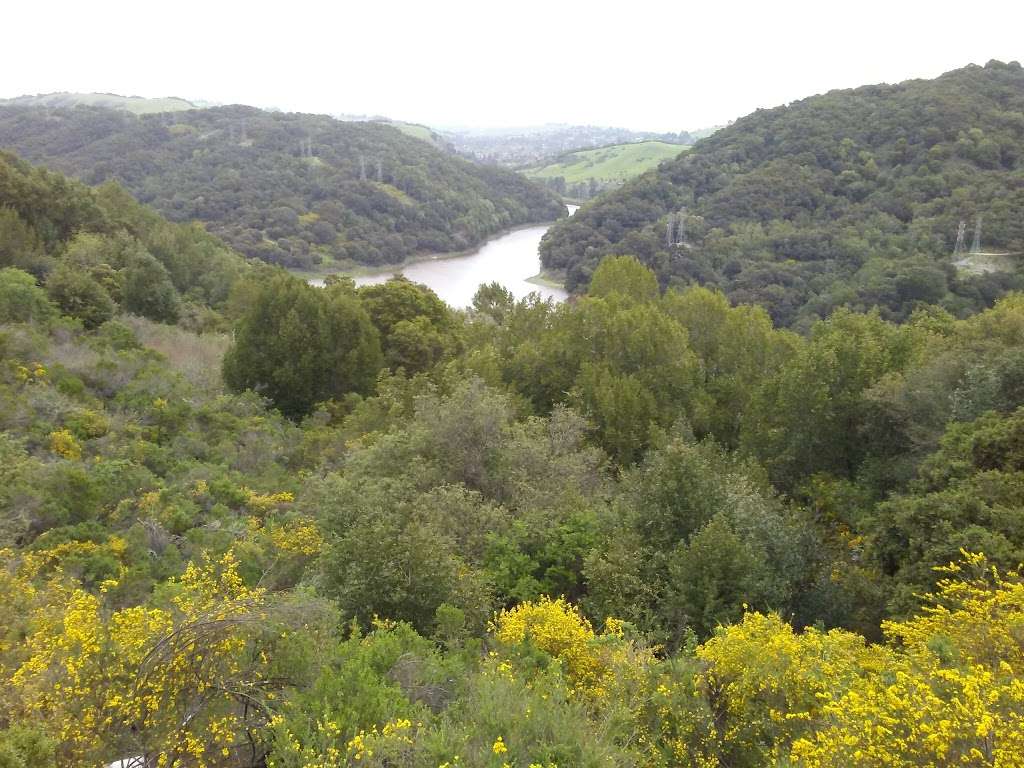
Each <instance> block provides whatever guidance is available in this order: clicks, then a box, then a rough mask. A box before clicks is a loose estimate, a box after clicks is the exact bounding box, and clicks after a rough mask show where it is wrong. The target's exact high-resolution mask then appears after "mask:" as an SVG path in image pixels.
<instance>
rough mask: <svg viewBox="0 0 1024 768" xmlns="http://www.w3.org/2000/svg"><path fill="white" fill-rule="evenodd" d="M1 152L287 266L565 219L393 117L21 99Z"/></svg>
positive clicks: (381, 258) (561, 210) (383, 253)
mask: <svg viewBox="0 0 1024 768" xmlns="http://www.w3.org/2000/svg"><path fill="white" fill-rule="evenodd" d="M0 146H5V147H9V148H11V149H13V150H14V151H16V152H18V153H20V154H22V155H23V156H24V157H25V158H27V159H29V160H31V161H33V162H42V163H46V164H52V165H53V166H54V167H59V168H61V169H63V170H65V171H66V172H69V173H72V174H74V175H75V176H77V177H78V178H80V179H82V180H83V181H85V182H87V183H89V184H100V183H102V182H106V181H110V180H115V181H117V182H118V183H119V184H122V185H123V186H124V187H125V188H126V189H127V190H128V191H130V192H131V193H132V194H133V195H135V196H136V197H138V198H139V199H140V200H142V201H143V202H145V203H146V204H147V205H151V206H152V207H153V208H154V209H156V210H157V211H159V212H160V213H161V214H163V215H164V216H167V217H168V218H170V219H172V220H174V221H177V222H183V223H184V222H192V221H201V222H203V223H204V224H205V225H206V226H207V227H209V229H210V231H211V232H213V233H214V234H216V235H217V236H218V237H221V238H223V239H224V240H225V241H226V242H227V243H228V244H229V245H230V246H231V247H232V248H234V249H236V250H238V251H239V252H241V253H243V254H245V255H246V256H248V257H253V258H259V259H263V260H264V261H268V262H271V263H275V264H280V265H284V266H288V267H297V268H305V269H310V268H315V267H317V266H319V265H321V264H324V263H330V262H335V261H341V262H349V263H350V262H358V263H363V264H395V263H398V262H401V261H402V260H403V259H405V258H407V257H409V256H412V255H414V254H418V253H437V252H441V251H461V250H464V249H466V248H470V247H472V246H475V245H477V244H479V243H481V242H483V241H484V240H486V239H487V238H488V237H489V236H490V235H493V234H494V233H495V232H498V231H500V230H502V229H504V228H507V227H511V226H515V225H518V224H525V223H530V222H536V221H551V220H553V219H555V218H558V217H559V216H563V215H564V214H565V207H564V206H563V205H562V204H561V203H560V202H559V201H558V199H557V198H556V197H555V196H554V195H553V194H552V193H550V192H548V191H547V190H545V189H544V188H543V187H541V186H540V185H538V184H535V183H534V182H531V181H529V180H528V179H526V178H525V177H523V176H521V175H519V174H517V173H514V172H512V171H510V170H506V169H504V168H499V167H496V166H482V165H477V164H474V163H471V162H469V161H466V160H463V159H461V158H457V157H455V156H453V155H450V154H447V153H446V152H444V151H442V150H441V149H439V148H437V147H435V146H433V145H431V144H430V143H428V142H425V141H421V140H420V139H417V138H413V137H411V136H406V135H405V134H404V133H402V132H401V131H400V130H398V129H396V128H394V127H392V126H390V125H385V124H382V123H375V122H351V121H350V122H344V121H340V120H336V119H334V118H331V117H328V116H326V115H305V114H294V113H292V114H287V113H282V112H263V111H260V110H258V109H254V108H251V107H242V106H231V107H216V108H211V109H193V110H188V111H182V112H174V113H173V121H171V122H169V118H168V116H167V115H164V114H153V115H138V116H137V115H133V114H130V113H127V112H125V111H121V110H117V109H108V108H104V107H101V106H95V107H93V106H84V105H83V106H78V107H76V108H67V107H63V106H57V105H55V106H48V105H25V106H22V105H10V106H0ZM3 204H4V203H3V196H2V195H0V207H2V205H3ZM161 239H164V238H163V237H162V238H161ZM151 250H152V249H151ZM190 250H193V249H190ZM153 255H155V256H157V258H159V259H160V260H161V261H164V259H163V258H162V255H161V254H159V253H156V252H155V251H154V252H153ZM169 255H170V254H169ZM190 256H191V254H186V255H185V258H189V257H190ZM0 263H2V262H0ZM165 266H166V267H167V269H168V271H169V272H170V273H171V275H172V278H174V279H175V281H176V284H177V285H178V287H179V290H182V288H181V285H180V283H178V279H179V275H178V273H177V272H176V270H175V269H174V268H172V266H171V265H170V264H167V263H166V262H165Z"/></svg>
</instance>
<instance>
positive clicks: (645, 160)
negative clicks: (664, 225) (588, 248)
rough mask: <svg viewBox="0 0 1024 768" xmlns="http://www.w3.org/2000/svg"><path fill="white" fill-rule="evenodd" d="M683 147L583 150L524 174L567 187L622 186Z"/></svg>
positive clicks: (648, 144) (644, 144)
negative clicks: (560, 181) (560, 180)
mask: <svg viewBox="0 0 1024 768" xmlns="http://www.w3.org/2000/svg"><path fill="white" fill-rule="evenodd" d="M685 149H686V147H684V146H681V145H679V144H669V143H667V142H664V141H639V142H636V143H633V144H614V145H612V146H610V147H600V148H599V149H582V150H579V151H577V152H569V153H568V154H565V155H562V156H561V157H559V158H558V159H557V160H555V161H554V162H551V163H548V164H547V165H544V166H540V167H537V168H527V169H525V170H524V171H523V173H525V174H526V175H527V176H529V177H530V178H531V179H554V178H557V177H562V178H563V179H565V183H566V184H579V183H581V182H583V183H589V182H590V181H591V180H592V179H593V180H595V181H597V182H599V183H609V182H624V181H627V180H629V179H631V178H633V177H634V176H639V175H640V174H641V173H643V172H644V171H649V170H650V169H651V168H654V167H656V166H657V165H658V163H660V162H661V161H663V160H668V159H670V158H673V157H675V156H676V155H678V154H679V153H680V152H682V151H683V150H685Z"/></svg>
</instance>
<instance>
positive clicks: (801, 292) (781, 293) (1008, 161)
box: [541, 62, 1024, 325]
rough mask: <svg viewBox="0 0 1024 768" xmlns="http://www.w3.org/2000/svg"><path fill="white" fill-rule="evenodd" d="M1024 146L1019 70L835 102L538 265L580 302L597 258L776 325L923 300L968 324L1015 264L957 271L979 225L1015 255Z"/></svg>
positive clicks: (661, 170) (672, 175)
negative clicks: (706, 294)
mask: <svg viewBox="0 0 1024 768" xmlns="http://www.w3.org/2000/svg"><path fill="white" fill-rule="evenodd" d="M1022 147H1024V71H1022V69H1021V67H1020V65H1019V64H1017V63H1015V62H1014V63H1011V64H1002V63H1000V62H990V63H989V64H987V65H986V66H985V67H979V66H975V65H972V66H969V67H965V68H963V69H959V70H956V71H953V72H949V73H947V74H945V75H943V76H942V77H939V78H937V79H935V80H912V81H908V82H904V83H900V84H898V85H871V86H865V87H862V88H857V89H854V90H837V91H832V92H829V93H827V94H824V95H820V96H812V97H810V98H807V99H804V100H802V101H798V102H795V103H793V104H790V105H786V106H781V107H777V108H775V109H769V110H758V111H757V112H754V113H753V114H751V115H748V116H747V117H745V118H743V119H741V120H738V121H736V122H735V123H733V124H732V125H730V126H729V127H727V128H723V129H722V130H720V131H718V132H717V133H715V134H714V135H712V136H710V137H708V138H706V139H704V140H702V141H700V142H699V143H698V144H697V145H696V146H695V147H694V148H693V149H692V150H691V151H689V152H687V153H684V154H682V155H680V156H679V157H678V158H676V159H675V160H671V161H669V162H667V163H663V164H662V165H660V166H659V167H658V168H657V169H654V170H651V171H649V172H647V173H645V174H643V175H642V176H640V177H638V178H637V179H634V180H633V181H631V182H629V183H627V184H626V185H624V186H623V187H622V188H621V189H618V190H616V191H613V192H610V193H609V194H607V195H604V196H603V197H601V198H600V199H599V200H596V201H594V202H593V203H592V204H591V205H588V206H585V207H584V208H583V209H582V210H581V211H579V212H578V213H577V214H576V215H575V216H574V217H573V218H572V219H571V220H569V221H566V222H562V223H560V224H559V225H557V226H555V227H554V228H552V230H551V231H550V232H549V233H548V234H547V236H546V237H545V239H544V241H543V243H542V245H541V253H542V258H543V260H544V264H545V267H546V268H548V269H551V270H564V271H565V272H566V274H567V282H568V285H569V286H570V287H571V288H572V287H574V288H579V287H581V286H583V285H585V284H586V283H587V282H588V280H589V278H590V275H591V273H592V272H593V270H594V268H595V267H596V265H597V264H598V262H599V261H600V259H601V258H602V257H603V256H605V255H608V254H622V253H626V254H633V255H636V256H638V257H639V258H641V259H642V260H643V261H644V262H645V263H646V264H648V265H650V266H652V267H653V268H654V269H655V271H656V272H657V274H658V278H659V280H660V281H661V282H662V284H663V285H665V284H688V283H693V282H696V283H701V284H706V285H710V286H716V287H719V288H721V289H722V290H723V291H725V293H726V294H727V295H728V296H729V298H730V299H732V300H733V301H734V302H748V303H758V304H761V305H763V306H765V307H767V308H768V309H769V311H770V312H771V314H772V316H773V318H774V319H775V320H776V322H778V323H781V324H784V325H792V324H795V323H806V322H808V321H809V320H810V319H813V318H814V317H816V316H823V315H826V314H828V313H829V312H830V311H831V310H832V309H834V308H835V307H838V306H850V307H853V308H859V309H864V308H869V307H872V306H878V307H879V308H880V309H881V311H882V313H883V315H885V316H887V317H891V318H893V319H902V318H904V317H906V316H907V314H908V313H909V311H910V310H911V309H912V308H913V306H914V304H915V303H916V302H919V301H925V302H934V303H940V304H941V305H943V306H945V307H946V308H948V309H950V310H951V311H953V312H955V313H958V314H963V313H964V312H967V311H970V310H972V309H977V308H978V307H980V306H984V305H986V304H987V303H990V302H991V301H992V299H993V298H994V297H995V296H998V295H1000V294H1001V293H1002V292H1004V291H1005V290H1006V289H1007V288H1009V287H1011V286H1013V285H1016V284H1018V282H1019V272H1020V270H1019V266H1015V269H1014V271H1013V272H987V273H984V274H971V272H970V271H966V270H965V271H962V272H958V271H957V269H956V268H955V267H954V266H953V263H952V262H953V259H952V258H951V256H952V254H953V251H954V247H955V242H956V238H957V231H958V227H959V223H960V222H961V221H963V222H965V224H966V226H967V227H968V234H970V233H973V230H974V227H975V224H976V221H977V217H978V216H981V217H982V221H983V223H982V248H983V249H984V250H985V251H996V252H1010V253H1013V252H1019V251H1024V215H1022V211H1024V151H1022ZM969 242H970V240H968V243H969ZM975 271H977V270H975Z"/></svg>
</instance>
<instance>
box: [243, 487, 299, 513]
mask: <svg viewBox="0 0 1024 768" xmlns="http://www.w3.org/2000/svg"><path fill="white" fill-rule="evenodd" d="M242 492H243V493H244V494H245V503H246V504H247V505H248V507H249V509H251V510H252V511H253V512H259V513H266V512H269V511H270V510H272V509H274V508H276V507H279V506H280V505H281V504H289V503H291V502H293V501H295V495H294V494H293V493H290V492H289V491H282V492H280V493H256V491H254V490H252V489H251V488H242Z"/></svg>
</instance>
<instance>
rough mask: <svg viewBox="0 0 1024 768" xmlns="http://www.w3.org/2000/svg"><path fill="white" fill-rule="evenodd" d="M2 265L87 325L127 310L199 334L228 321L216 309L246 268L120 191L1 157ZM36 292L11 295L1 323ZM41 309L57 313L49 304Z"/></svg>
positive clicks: (195, 231) (203, 235) (209, 240)
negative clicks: (201, 329) (42, 287)
mask: <svg viewBox="0 0 1024 768" xmlns="http://www.w3.org/2000/svg"><path fill="white" fill-rule="evenodd" d="M0 268H17V269H18V270H20V272H18V273H17V274H20V275H21V277H20V278H18V279H17V280H16V282H17V281H18V280H20V281H21V282H24V284H25V286H31V285H33V284H34V283H35V281H36V280H39V281H40V282H41V283H43V284H45V287H46V290H47V292H48V294H49V298H50V299H52V300H53V302H55V304H56V307H57V308H58V309H59V310H61V311H62V312H64V313H66V314H68V315H73V316H74V317H76V318H78V319H79V320H80V321H81V322H82V323H83V324H84V325H85V327H87V328H93V327H96V326H99V325H102V324H103V323H104V322H106V321H107V320H109V319H110V318H111V317H113V316H114V314H116V313H117V312H119V311H124V312H130V313H132V314H135V315H141V316H144V317H147V318H150V319H153V320H159V321H163V322H175V321H178V320H181V321H182V322H184V323H186V324H188V325H190V326H192V327H197V328H198V327H203V326H204V325H210V324H213V325H216V324H218V323H219V322H220V316H219V314H218V313H217V311H216V310H217V309H219V308H222V307H223V306H224V305H225V303H226V301H227V299H228V295H229V292H230V290H231V287H232V285H233V284H234V282H235V281H236V280H237V278H238V277H239V276H240V275H242V274H243V273H244V272H245V271H246V264H245V261H244V259H243V258H242V257H241V256H240V255H239V254H237V253H235V252H234V251H232V250H231V249H230V248H228V247H227V246H225V245H224V244H223V243H222V242H221V241H219V240H218V239H217V238H215V237H213V236H212V235H210V234H209V233H207V232H206V231H205V230H204V229H203V228H202V227H200V226H197V225H187V224H173V223H171V222H169V221H167V220H166V219H163V218H161V217H160V216H159V215H157V214H156V213H154V212H153V211H151V210H149V209H147V208H145V207H144V206H141V205H139V203H137V202H136V201H135V200H134V199H133V198H132V197H131V195H129V194H128V193H127V192H125V191H124V189H122V188H121V187H119V186H118V185H117V184H114V183H107V184H104V185H102V186H100V187H98V188H95V189H93V188H89V187H86V186H85V185H84V184H81V183H79V182H75V181H72V180H69V179H67V178H65V177H63V176H61V175H60V174H58V173H53V172H50V171H47V170H45V169H43V168H34V167H32V166H30V165H28V164H27V163H25V162H23V161H21V160H18V159H17V158H15V157H14V156H13V155H9V154H6V153H2V152H0ZM7 274H8V278H9V279H15V278H13V277H11V276H12V275H15V274H16V273H15V272H13V271H8V273H7ZM12 285H14V283H11V284H10V285H9V286H8V288H9V289H10V290H14V289H13V288H11V287H10V286H12ZM32 295H34V292H33V291H30V290H28V288H27V287H26V288H25V290H24V291H22V290H21V289H18V290H17V291H15V293H9V294H6V295H5V299H6V300H7V301H10V302H11V303H10V304H9V305H7V306H0V317H7V318H8V319H10V316H11V314H12V313H13V314H17V312H19V311H20V310H19V309H18V307H19V306H22V305H21V304H19V302H21V301H23V300H24V301H30V298H29V297H30V296H32ZM16 296H18V297H21V298H15V297H16ZM31 302H34V299H31V301H30V303H31ZM39 311H41V312H43V313H44V314H47V315H49V314H50V312H49V309H47V308H46V304H45V302H44V304H43V305H40V310H39Z"/></svg>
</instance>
